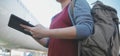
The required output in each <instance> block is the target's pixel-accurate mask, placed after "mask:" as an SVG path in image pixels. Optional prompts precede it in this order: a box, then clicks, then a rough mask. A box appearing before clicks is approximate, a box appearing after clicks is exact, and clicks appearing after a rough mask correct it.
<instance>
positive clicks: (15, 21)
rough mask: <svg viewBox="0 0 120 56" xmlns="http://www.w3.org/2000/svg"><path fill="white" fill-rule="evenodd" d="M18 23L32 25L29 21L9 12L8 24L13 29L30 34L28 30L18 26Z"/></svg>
mask: <svg viewBox="0 0 120 56" xmlns="http://www.w3.org/2000/svg"><path fill="white" fill-rule="evenodd" d="M20 24H24V25H27V26H31V27H34V26H33V25H32V24H30V23H29V22H27V21H25V20H23V19H21V18H20V17H18V16H16V15H13V14H11V16H10V20H9V23H8V26H9V27H11V28H13V29H15V30H18V31H20V32H22V33H24V34H27V35H30V36H32V34H31V33H30V32H28V31H25V30H24V28H23V27H21V26H20Z"/></svg>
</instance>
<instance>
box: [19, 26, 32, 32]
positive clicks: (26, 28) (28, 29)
mask: <svg viewBox="0 0 120 56" xmlns="http://www.w3.org/2000/svg"><path fill="white" fill-rule="evenodd" d="M20 26H21V27H23V28H25V30H26V31H32V27H30V26H26V25H23V24H20Z"/></svg>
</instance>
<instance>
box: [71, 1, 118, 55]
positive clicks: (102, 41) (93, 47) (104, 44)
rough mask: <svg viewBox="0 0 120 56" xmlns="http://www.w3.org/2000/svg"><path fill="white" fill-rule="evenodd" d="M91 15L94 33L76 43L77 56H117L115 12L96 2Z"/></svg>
mask: <svg viewBox="0 0 120 56" xmlns="http://www.w3.org/2000/svg"><path fill="white" fill-rule="evenodd" d="M72 4H74V2H72ZM72 9H73V7H72ZM91 14H92V16H93V19H94V30H93V32H94V33H93V34H92V35H91V36H89V37H88V38H87V39H84V40H79V41H78V56H119V28H118V24H119V23H118V21H119V20H118V17H117V11H116V10H115V9H114V8H112V7H110V6H107V5H104V4H103V3H102V2H101V1H96V2H95V3H94V5H93V7H92V9H91Z"/></svg>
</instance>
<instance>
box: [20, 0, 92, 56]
mask: <svg viewBox="0 0 120 56" xmlns="http://www.w3.org/2000/svg"><path fill="white" fill-rule="evenodd" d="M57 2H59V3H60V4H61V6H62V11H61V12H60V13H58V14H57V15H56V16H55V17H54V18H53V19H52V22H51V25H50V29H47V28H45V27H44V26H42V25H40V24H39V25H37V26H35V27H29V26H26V25H22V24H21V27H23V28H25V29H26V30H27V31H29V32H31V34H32V35H33V38H34V39H36V40H37V41H38V42H39V43H40V44H42V45H43V46H47V45H48V49H49V50H48V56H77V55H78V54H77V47H78V45H77V44H78V43H77V39H79V40H83V39H85V38H87V37H88V36H89V35H91V34H92V29H93V19H92V16H91V13H90V7H89V5H88V3H87V2H86V0H75V3H74V17H73V16H71V15H72V13H71V5H70V2H71V0H57ZM39 38H41V39H39Z"/></svg>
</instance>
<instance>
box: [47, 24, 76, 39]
mask: <svg viewBox="0 0 120 56" xmlns="http://www.w3.org/2000/svg"><path fill="white" fill-rule="evenodd" d="M48 36H49V37H54V38H61V39H75V38H76V29H75V26H72V27H66V28H59V29H50V30H49V31H48Z"/></svg>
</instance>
